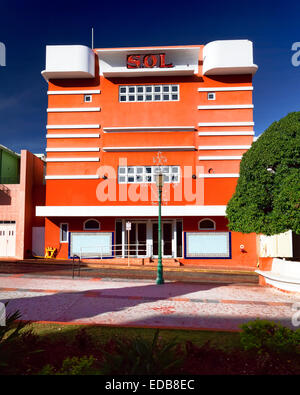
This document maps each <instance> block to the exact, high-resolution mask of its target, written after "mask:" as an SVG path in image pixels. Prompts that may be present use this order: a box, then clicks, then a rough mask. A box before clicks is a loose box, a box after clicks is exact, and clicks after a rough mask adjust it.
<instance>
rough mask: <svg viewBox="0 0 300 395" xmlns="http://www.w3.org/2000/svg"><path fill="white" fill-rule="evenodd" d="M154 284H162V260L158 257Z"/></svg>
mask: <svg viewBox="0 0 300 395" xmlns="http://www.w3.org/2000/svg"><path fill="white" fill-rule="evenodd" d="M156 284H164V277H163V265H162V261H161V260H160V259H158V265H157V277H156Z"/></svg>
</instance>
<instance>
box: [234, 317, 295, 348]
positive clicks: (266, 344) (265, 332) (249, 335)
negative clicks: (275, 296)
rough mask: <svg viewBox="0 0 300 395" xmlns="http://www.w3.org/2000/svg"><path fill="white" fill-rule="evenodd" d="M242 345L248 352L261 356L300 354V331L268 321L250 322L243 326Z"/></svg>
mask: <svg viewBox="0 0 300 395" xmlns="http://www.w3.org/2000/svg"><path fill="white" fill-rule="evenodd" d="M241 328H242V329H243V332H242V333H241V334H240V339H241V344H242V346H243V348H244V350H246V351H250V350H252V351H256V352H257V353H259V354H262V353H264V352H271V353H292V354H293V353H300V330H299V329H298V330H295V331H293V330H291V329H289V328H286V327H284V326H282V325H281V324H277V323H275V322H271V321H266V320H258V319H257V320H255V321H250V322H248V323H246V324H243V325H241Z"/></svg>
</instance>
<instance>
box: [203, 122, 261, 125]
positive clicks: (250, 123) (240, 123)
mask: <svg viewBox="0 0 300 395" xmlns="http://www.w3.org/2000/svg"><path fill="white" fill-rule="evenodd" d="M253 125H254V122H199V123H198V126H253Z"/></svg>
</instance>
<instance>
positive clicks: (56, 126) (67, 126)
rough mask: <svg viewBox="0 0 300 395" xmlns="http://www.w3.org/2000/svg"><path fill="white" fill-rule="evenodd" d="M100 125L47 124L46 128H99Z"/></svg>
mask: <svg viewBox="0 0 300 395" xmlns="http://www.w3.org/2000/svg"><path fill="white" fill-rule="evenodd" d="M99 128H100V125H95V124H92V125H47V126H46V129H99Z"/></svg>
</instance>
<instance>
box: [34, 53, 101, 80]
mask: <svg viewBox="0 0 300 395" xmlns="http://www.w3.org/2000/svg"><path fill="white" fill-rule="evenodd" d="M42 76H43V77H44V78H45V80H46V81H48V80H49V79H51V78H53V79H54V78H58V79H59V78H93V77H95V54H94V52H93V51H92V50H91V49H90V48H89V47H86V46H84V45H47V47H46V69H45V70H44V71H42Z"/></svg>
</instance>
